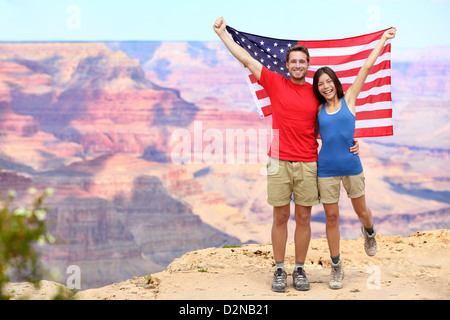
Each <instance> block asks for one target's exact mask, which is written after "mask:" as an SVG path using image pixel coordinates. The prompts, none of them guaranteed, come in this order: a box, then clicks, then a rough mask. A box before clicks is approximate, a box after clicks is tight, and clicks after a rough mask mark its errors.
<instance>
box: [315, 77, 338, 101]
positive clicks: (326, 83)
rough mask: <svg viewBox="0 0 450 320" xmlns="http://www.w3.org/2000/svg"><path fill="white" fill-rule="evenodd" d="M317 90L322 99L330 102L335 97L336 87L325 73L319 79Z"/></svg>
mask: <svg viewBox="0 0 450 320" xmlns="http://www.w3.org/2000/svg"><path fill="white" fill-rule="evenodd" d="M317 88H318V89H319V92H320V94H321V95H322V97H324V98H325V99H326V100H332V99H333V98H334V96H335V95H336V86H335V85H334V82H333V80H332V79H331V77H330V76H329V75H328V74H327V73H324V74H322V75H321V76H320V77H319V81H318V84H317Z"/></svg>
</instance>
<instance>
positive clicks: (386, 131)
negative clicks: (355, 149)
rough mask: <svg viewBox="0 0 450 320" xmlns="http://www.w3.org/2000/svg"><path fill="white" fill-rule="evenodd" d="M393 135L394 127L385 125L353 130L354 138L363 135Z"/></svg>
mask: <svg viewBox="0 0 450 320" xmlns="http://www.w3.org/2000/svg"><path fill="white" fill-rule="evenodd" d="M392 135H394V128H393V127H392V126H387V127H375V128H359V129H356V130H355V138H365V137H381V136H392Z"/></svg>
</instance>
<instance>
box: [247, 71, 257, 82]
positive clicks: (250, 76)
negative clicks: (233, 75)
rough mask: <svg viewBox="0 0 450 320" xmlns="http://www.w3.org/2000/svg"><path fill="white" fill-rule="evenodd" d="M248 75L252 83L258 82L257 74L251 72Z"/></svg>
mask: <svg viewBox="0 0 450 320" xmlns="http://www.w3.org/2000/svg"><path fill="white" fill-rule="evenodd" d="M248 77H249V79H250V82H251V83H257V82H258V80H257V79H256V78H255V76H254V75H253V74H252V73H250V74H249V75H248Z"/></svg>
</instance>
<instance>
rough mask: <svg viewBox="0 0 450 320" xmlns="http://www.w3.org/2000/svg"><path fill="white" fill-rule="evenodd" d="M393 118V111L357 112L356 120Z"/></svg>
mask: <svg viewBox="0 0 450 320" xmlns="http://www.w3.org/2000/svg"><path fill="white" fill-rule="evenodd" d="M383 118H392V109H383V110H373V111H360V112H356V120H372V119H383Z"/></svg>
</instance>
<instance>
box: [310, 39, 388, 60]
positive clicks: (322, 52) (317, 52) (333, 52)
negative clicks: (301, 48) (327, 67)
mask: <svg viewBox="0 0 450 320" xmlns="http://www.w3.org/2000/svg"><path fill="white" fill-rule="evenodd" d="M379 41H380V40H375V41H372V42H370V43H368V44H363V45H358V46H350V47H348V46H347V47H340V48H312V49H309V55H310V56H311V57H334V56H348V55H353V54H356V53H358V52H361V51H365V50H370V49H373V48H375V47H376V45H377V43H378V42H379Z"/></svg>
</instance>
